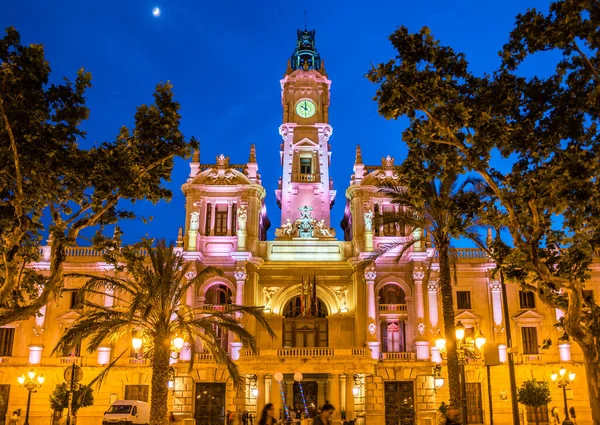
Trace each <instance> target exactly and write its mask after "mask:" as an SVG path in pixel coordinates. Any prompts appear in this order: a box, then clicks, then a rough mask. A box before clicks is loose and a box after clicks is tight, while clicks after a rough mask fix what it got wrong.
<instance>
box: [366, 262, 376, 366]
mask: <svg viewBox="0 0 600 425" xmlns="http://www.w3.org/2000/svg"><path fill="white" fill-rule="evenodd" d="M376 277H377V272H376V271H375V267H369V268H367V270H366V271H365V282H366V283H367V345H368V346H369V348H370V349H371V357H373V359H375V360H379V341H378V339H377V323H376V319H377V309H376V305H375V278H376Z"/></svg>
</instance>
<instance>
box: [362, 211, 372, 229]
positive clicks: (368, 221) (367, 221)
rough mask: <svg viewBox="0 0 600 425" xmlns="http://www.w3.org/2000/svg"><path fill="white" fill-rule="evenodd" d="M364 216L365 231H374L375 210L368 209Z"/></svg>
mask: <svg viewBox="0 0 600 425" xmlns="http://www.w3.org/2000/svg"><path fill="white" fill-rule="evenodd" d="M363 218H364V220H365V231H367V232H372V231H373V211H371V210H368V211H367V212H366V213H364V214H363Z"/></svg>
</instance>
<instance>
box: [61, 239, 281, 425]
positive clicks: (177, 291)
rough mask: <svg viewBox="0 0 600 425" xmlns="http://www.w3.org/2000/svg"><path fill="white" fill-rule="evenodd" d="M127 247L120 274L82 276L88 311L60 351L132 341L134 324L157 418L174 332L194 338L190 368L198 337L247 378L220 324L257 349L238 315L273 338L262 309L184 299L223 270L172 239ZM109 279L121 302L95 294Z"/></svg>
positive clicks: (154, 424) (156, 419)
mask: <svg viewBox="0 0 600 425" xmlns="http://www.w3.org/2000/svg"><path fill="white" fill-rule="evenodd" d="M141 249H143V250H147V253H148V256H147V257H146V256H143V255H141V253H142V252H143V251H141ZM122 254H123V260H122V261H124V263H125V267H124V271H123V272H119V275H118V276H94V275H85V274H80V275H78V276H79V277H81V278H85V279H86V280H87V282H86V283H85V284H84V286H83V287H82V288H81V289H80V292H79V295H80V297H81V298H82V299H84V311H83V314H82V315H81V316H80V317H79V318H78V319H77V320H75V322H74V323H73V325H71V326H70V327H69V329H67V331H66V332H65V333H64V334H63V336H62V337H61V338H60V340H59V342H58V344H57V346H56V347H55V348H54V352H58V351H61V350H69V349H71V348H72V347H74V346H76V345H78V344H81V343H82V342H84V340H85V342H86V343H87V349H88V351H89V352H93V351H94V350H96V349H97V348H98V347H100V346H101V344H106V343H108V342H117V341H119V340H122V339H125V340H127V341H130V340H131V332H132V330H136V331H137V332H139V335H141V337H142V340H143V344H144V345H143V350H144V355H145V356H147V357H149V358H151V360H152V386H151V388H152V394H151V403H150V404H151V409H150V424H151V425H159V424H160V425H162V424H164V423H166V418H167V400H168V388H167V381H168V378H169V358H170V355H171V341H172V340H173V339H174V338H176V337H181V338H183V339H184V340H185V341H187V342H188V343H189V355H190V359H191V360H190V365H189V367H190V371H191V370H192V369H193V366H194V359H195V357H196V354H197V353H199V346H198V345H197V344H196V342H197V341H200V342H201V343H202V347H203V349H204V350H205V351H208V352H209V353H210V354H212V355H213V357H214V359H215V361H216V362H217V363H221V364H224V365H225V366H226V367H227V369H228V371H229V374H230V377H231V379H232V380H233V382H234V383H235V384H236V385H240V384H241V383H242V382H243V377H242V375H240V372H239V370H238V367H237V365H236V364H235V363H234V362H233V360H232V359H231V357H230V356H229V354H228V352H227V350H226V349H224V348H223V347H222V346H221V344H220V340H219V334H218V329H221V330H224V331H227V332H230V333H231V334H232V335H234V336H235V337H236V338H238V340H239V341H240V342H241V343H242V344H243V346H244V347H246V348H248V349H250V350H251V351H252V352H253V353H257V352H258V347H257V344H256V340H255V339H254V336H253V335H252V333H250V332H249V331H248V330H247V329H246V328H245V327H244V326H243V322H242V321H241V320H240V318H239V317H238V316H240V317H241V318H242V319H244V318H246V317H251V318H253V319H255V320H256V321H257V323H258V324H259V325H260V326H263V327H264V328H265V329H266V330H267V331H268V333H269V335H271V336H272V337H273V336H274V333H273V330H272V329H271V327H270V326H269V324H268V323H267V321H266V319H265V318H264V315H263V308H262V307H246V306H238V305H231V306H228V307H230V308H228V309H227V310H224V311H217V310H206V309H202V308H191V307H189V306H187V305H185V304H183V303H182V300H185V299H186V293H187V291H188V289H190V288H195V287H196V285H199V284H201V283H202V282H204V281H205V280H206V279H207V278H208V277H210V276H211V275H214V274H218V273H220V271H219V270H217V269H215V268H213V267H202V265H201V264H200V263H199V262H198V263H196V264H193V263H191V262H187V261H186V260H185V259H184V257H183V254H182V252H180V251H177V250H175V248H174V247H173V246H172V245H170V246H167V245H166V243H165V242H164V241H159V242H158V244H157V245H156V246H151V245H150V244H149V242H142V243H140V244H136V245H134V246H131V247H125V248H124V249H123V251H122ZM121 275H122V276H123V277H120V276H121ZM186 275H187V276H186ZM190 276H193V277H192V278H190ZM107 285H108V286H110V287H112V288H113V289H114V291H115V299H116V304H118V307H116V308H115V307H105V306H104V305H103V304H99V303H97V302H95V301H94V297H95V296H97V295H101V294H103V293H104V289H105V287H106V286H107Z"/></svg>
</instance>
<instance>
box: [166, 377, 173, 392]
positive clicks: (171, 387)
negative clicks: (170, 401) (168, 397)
mask: <svg viewBox="0 0 600 425" xmlns="http://www.w3.org/2000/svg"><path fill="white" fill-rule="evenodd" d="M173 385H174V383H173V381H171V380H170V379H169V381H168V382H167V386H168V387H169V389H170V390H172V389H173Z"/></svg>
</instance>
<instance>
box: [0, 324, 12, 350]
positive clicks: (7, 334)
mask: <svg viewBox="0 0 600 425" xmlns="http://www.w3.org/2000/svg"><path fill="white" fill-rule="evenodd" d="M14 341H15V328H0V356H12V349H13V343H14Z"/></svg>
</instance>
